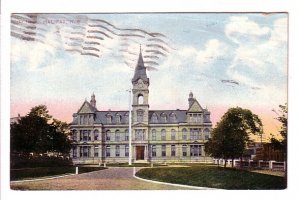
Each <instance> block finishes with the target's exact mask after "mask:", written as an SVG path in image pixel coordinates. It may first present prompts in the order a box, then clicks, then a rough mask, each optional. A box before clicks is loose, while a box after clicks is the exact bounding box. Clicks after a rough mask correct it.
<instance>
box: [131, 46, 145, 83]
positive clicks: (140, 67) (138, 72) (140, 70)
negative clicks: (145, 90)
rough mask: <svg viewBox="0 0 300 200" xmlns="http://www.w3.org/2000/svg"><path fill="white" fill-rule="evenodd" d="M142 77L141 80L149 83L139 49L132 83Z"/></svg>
mask: <svg viewBox="0 0 300 200" xmlns="http://www.w3.org/2000/svg"><path fill="white" fill-rule="evenodd" d="M139 79H142V80H143V81H145V82H147V83H149V78H148V77H147V73H146V67H145V65H144V60H143V56H142V52H141V51H140V55H139V59H138V62H137V65H136V67H135V71H134V76H133V78H132V80H131V82H132V83H134V82H136V81H138V80H139Z"/></svg>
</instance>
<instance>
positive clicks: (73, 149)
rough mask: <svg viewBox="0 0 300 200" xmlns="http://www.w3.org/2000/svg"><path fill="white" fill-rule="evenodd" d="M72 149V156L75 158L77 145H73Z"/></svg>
mask: <svg viewBox="0 0 300 200" xmlns="http://www.w3.org/2000/svg"><path fill="white" fill-rule="evenodd" d="M72 151H73V156H72V157H73V158H77V147H76V146H74V147H73V148H72Z"/></svg>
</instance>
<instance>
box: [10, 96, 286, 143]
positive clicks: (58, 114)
mask: <svg viewBox="0 0 300 200" xmlns="http://www.w3.org/2000/svg"><path fill="white" fill-rule="evenodd" d="M82 103H83V102H78V101H76V102H72V101H60V102H56V101H48V102H42V101H40V102H38V101H35V102H28V103H26V102H22V103H13V102H12V103H11V117H16V116H17V115H18V114H20V115H21V116H24V115H26V114H27V113H28V112H29V110H30V109H31V108H32V107H34V106H36V105H40V104H44V105H46V106H47V108H48V110H49V113H50V114H51V115H52V116H53V117H54V118H57V119H59V120H61V121H65V122H68V123H70V122H71V121H72V114H73V113H76V112H77V111H78V109H79V108H80V106H81V104H82ZM243 108H247V109H250V110H251V111H252V112H253V113H255V114H257V115H258V116H259V117H260V118H261V120H262V122H263V125H264V133H265V136H264V139H268V138H270V133H272V134H273V135H275V136H277V137H278V136H279V134H278V131H279V129H280V123H278V121H277V120H275V119H274V118H275V117H276V115H275V114H274V112H272V111H271V110H269V109H266V108H263V107H252V108H250V107H243ZM108 109H109V108H108V107H104V105H102V107H101V108H100V110H108ZM111 109H112V110H118V109H114V108H111ZM150 109H151V108H150ZM162 109H163V108H162ZM182 109H184V108H182ZM208 109H209V111H210V112H211V120H212V123H213V126H215V125H216V122H218V121H219V120H220V119H221V117H222V116H223V114H224V113H225V112H226V111H227V110H228V107H226V106H214V107H208ZM121 110H127V108H124V109H121Z"/></svg>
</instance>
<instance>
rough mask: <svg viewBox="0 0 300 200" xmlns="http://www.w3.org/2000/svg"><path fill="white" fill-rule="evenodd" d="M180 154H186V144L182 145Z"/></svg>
mask: <svg viewBox="0 0 300 200" xmlns="http://www.w3.org/2000/svg"><path fill="white" fill-rule="evenodd" d="M182 156H184V157H185V156H187V146H186V145H182Z"/></svg>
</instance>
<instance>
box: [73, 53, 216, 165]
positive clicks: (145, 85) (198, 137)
mask: <svg viewBox="0 0 300 200" xmlns="http://www.w3.org/2000/svg"><path fill="white" fill-rule="evenodd" d="M149 84H150V81H149V78H148V77H147V74H146V68H145V66H144V62H143V57H142V54H141V53H140V55H139V59H138V63H137V66H136V69H135V73H134V77H133V79H132V123H131V127H132V147H131V148H132V149H131V150H132V161H133V162H203V161H211V158H210V157H207V156H206V155H205V149H204V144H205V142H206V141H207V140H208V138H209V137H210V131H211V128H212V123H211V121H210V112H209V111H208V110H207V109H203V108H202V107H201V105H200V104H199V102H198V101H197V100H196V99H195V98H194V97H193V93H192V92H190V94H189V98H188V104H187V105H188V109H187V110H179V109H177V110H149V102H148V97H149ZM128 130H129V112H128V111H110V110H109V111H101V110H98V109H97V108H96V98H95V95H94V94H93V95H92V96H91V101H90V102H88V101H85V102H84V103H83V105H82V106H81V107H80V109H79V110H78V112H77V113H75V114H73V122H72V124H71V131H72V140H73V143H72V145H73V147H72V149H71V153H70V154H71V157H72V159H73V162H74V163H75V164H99V163H121V162H128V157H129V131H128Z"/></svg>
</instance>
